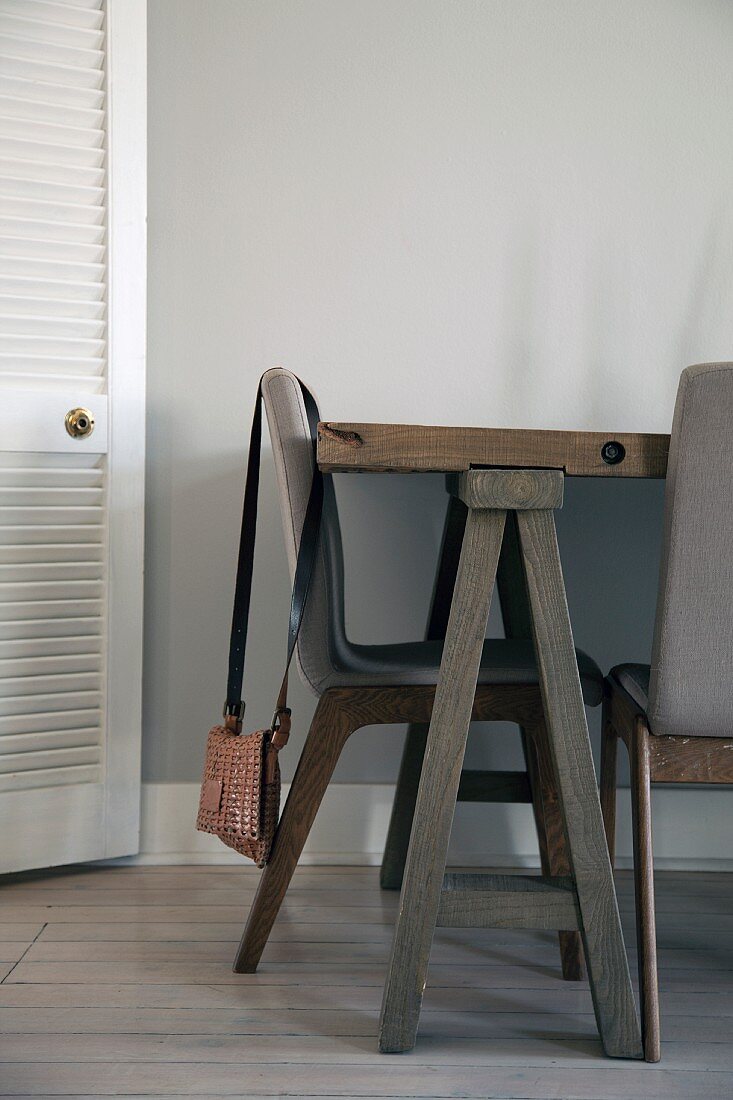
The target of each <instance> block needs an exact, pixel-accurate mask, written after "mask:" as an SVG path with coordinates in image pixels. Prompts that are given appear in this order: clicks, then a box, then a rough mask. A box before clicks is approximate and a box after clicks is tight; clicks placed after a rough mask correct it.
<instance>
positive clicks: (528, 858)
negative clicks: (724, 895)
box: [126, 783, 733, 871]
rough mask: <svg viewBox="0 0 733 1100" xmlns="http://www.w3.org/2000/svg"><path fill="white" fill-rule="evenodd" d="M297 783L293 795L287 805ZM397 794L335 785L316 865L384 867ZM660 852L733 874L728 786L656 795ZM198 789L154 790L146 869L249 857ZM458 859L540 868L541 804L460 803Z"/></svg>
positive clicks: (311, 844)
mask: <svg viewBox="0 0 733 1100" xmlns="http://www.w3.org/2000/svg"><path fill="white" fill-rule="evenodd" d="M286 795H287V784H286V785H285V786H284V788H283V800H284V798H285V796H286ZM393 795H394V786H393V785H391V784H369V783H364V784H360V783H341V784H338V783H337V784H334V785H333V786H331V787H329V789H328V791H327V792H326V796H325V798H324V800H323V804H322V806H321V809H320V811H319V813H318V817H317V818H316V822H315V824H314V826H313V829H312V831H311V835H310V837H309V838H308V843H307V844H306V847H305V851H304V853H303V857H302V862H303V863H306V864H343V865H347V864H352V865H354V864H363V865H374V864H378V863H379V862H380V860H381V856H382V848H383V847H384V840H385V837H386V835H387V825H388V822H389V813H390V808H391V805H392V798H393ZM652 798H653V820H654V853H655V865H656V866H657V867H658V868H659V869H670V870H671V869H680V870H690V869H695V870H699V871H703V870H718V871H730V870H733V857H731V854H730V853H731V837H732V836H733V797H732V796H731V794H730V793H729V792H728V791H727V790H725V789H724V788H719V789H715V788H703V787H697V788H691V787H685V788H680V787H678V788H668V787H659V788H657V789H656V790H654V792H653V795H652ZM197 802H198V784H196V783H144V784H143V801H142V836H141V848H140V854H139V855H137V856H131V857H129V859H128V860H127V861H126V862H132V863H137V864H146V863H147V864H156V863H157V864H160V863H167V864H176V863H181V864H183V863H211V864H215V863H221V864H227V863H241V856H239V855H237V854H236V853H235V852H231V851H230V850H229V849H228V848H225V847H224V846H223V845H222V844H221V843H220V842H219V841H218V840H217V839H216V838H215V837H211V836H207V835H205V834H203V833H197V832H196V830H195V828H194V821H195V817H196V807H197ZM617 851H618V859H617V863H618V866H619V867H629V866H631V809H630V800H629V792H628V791H627V790H621V791H619V806H618V840H617ZM449 859H450V862H451V863H452V864H454V865H462V866H483V867H536V866H537V865H538V855H537V840H536V837H535V832H534V824H533V821H532V812H531V807H529V806H525V805H516V804H515V805H510V804H497V803H493V804H488V805H484V804H480V803H463V804H459V806H458V808H457V810H456V818H455V822H454V826H453V834H452V837H451V847H450V853H449Z"/></svg>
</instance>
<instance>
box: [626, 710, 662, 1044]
mask: <svg viewBox="0 0 733 1100" xmlns="http://www.w3.org/2000/svg"><path fill="white" fill-rule="evenodd" d="M630 756H631V816H632V825H633V833H634V889H635V893H636V950H637V955H638V960H639V991H640V1000H641V1020H642V1035H643V1038H644V1057H645V1059H646V1061H647V1062H658V1061H659V1059H660V1058H661V1031H660V1025H659V981H658V977H657V936H656V921H655V917H654V864H653V853H652V806H651V777H650V769H649V731H648V730H647V727H646V723H645V722H644V719H643V718H642V717H640V716H639V717H637V718H636V720H635V722H634V729H633V733H632V737H631V748H630Z"/></svg>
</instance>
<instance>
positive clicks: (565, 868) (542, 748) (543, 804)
mask: <svg viewBox="0 0 733 1100" xmlns="http://www.w3.org/2000/svg"><path fill="white" fill-rule="evenodd" d="M525 740H526V746H527V747H526V752H525V759H526V760H527V770H528V772H529V775H530V783H531V785H532V797H533V802H534V806H535V824H536V826H537V832H538V835H539V836H541V838H542V839H541V840H540V861H541V865H542V874H543V875H559V876H565V875H569V874H570V873H571V872H570V859H569V857H568V846H567V839H566V837H565V830H564V828H563V822H562V813H561V811H560V799H559V795H558V790H557V783H556V782H555V776H554V773H553V768H552V758H551V756H550V746H549V742H548V735H547V729H546V727H545V726H544V724H543V725H542V726H538V727H537V728H536V729H534V730H532V736H531V737H530V736H528V735H527V736H526V737H525ZM543 841H544V843H543ZM558 939H559V941H560V963H561V965H562V976H563V978H564V979H565V981H566V982H580V981H582V980H583V978H584V977H585V966H584V959H583V941H582V939H581V937H580V933H579V932H574V931H563V932H558Z"/></svg>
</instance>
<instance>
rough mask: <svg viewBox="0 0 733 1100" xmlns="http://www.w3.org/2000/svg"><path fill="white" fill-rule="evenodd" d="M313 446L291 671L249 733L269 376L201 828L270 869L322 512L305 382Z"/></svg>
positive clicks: (251, 468)
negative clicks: (260, 723)
mask: <svg viewBox="0 0 733 1100" xmlns="http://www.w3.org/2000/svg"><path fill="white" fill-rule="evenodd" d="M298 383H299V385H300V388H301V391H302V394H303V401H304V403H305V411H306V414H307V417H308V425H309V428H310V435H311V441H312V444H313V481H312V483H311V490H310V496H309V498H308V505H307V508H306V512H305V518H304V520H303V530H302V532H301V537H300V546H299V549H298V559H297V562H296V567H295V577H294V580H293V594H292V598H291V602H290V622H289V627H288V648H287V658H286V662H285V674H284V676H283V679H282V683H281V685H280V691H279V692H278V696H277V702H276V704H275V712H274V715H273V718H272V722H271V724H270V726H269V727H268V728H267V729H261V730H257V731H255V732H254V733H242V719H243V717H244V707H245V704H244V702H243V700H242V682H243V678H244V657H245V651H246V647H247V627H248V622H249V605H250V596H251V592H252V575H253V568H254V550H255V533H256V527H257V497H258V492H259V478H260V451H261V446H262V380H261V379H260V384H259V387H258V390H257V400H256V402H255V411H254V416H253V418H252V433H251V436H250V444H249V457H248V460H247V479H246V482H245V489H244V508H243V511H242V530H241V536H240V542H239V559H238V563H237V580H236V586H235V592H234V612H233V615H232V631H231V637H230V643H229V675H228V679H227V697H226V703H225V704H224V714H223V717H224V722H223V724H221V725H216V726H214V727H213V728H212V729H211V730H210V731H209V736H208V739H207V742H206V759H205V762H204V776H203V780H202V783H201V798H200V801H199V810H198V816H197V819H196V828H197V829H199V830H200V831H201V832H203V833H213V834H214V835H215V836H218V837H219V839H220V840H222V841H223V842H224V844H226V845H227V847H229V848H234V849H235V851H237V852H241V854H242V855H243V856H247V857H248V858H249V859H253V860H254V861H255V863H256V864H257V865H258V867H264V866H265V864H266V863H267V860H268V858H269V855H270V849H271V848H272V841H273V838H274V836H275V829H276V827H277V822H278V816H279V812H280V764H279V760H278V753H279V751H280V749H281V748H282V747H283V746H284V745H286V744H287V740H288V736H289V734H290V710H289V708H288V705H287V691H288V670H289V668H290V663H291V661H292V659H293V654H294V652H295V644H296V642H297V640H298V633H299V631H300V626H301V623H302V621H303V613H304V611H305V605H306V600H307V598H308V590H309V588H310V581H311V576H312V574H313V565H314V563H315V559H316V553H317V550H318V540H319V535H320V526H321V513H322V510H323V475H322V474H321V472H320V470H319V469H318V465H317V463H316V460H315V458H316V456H315V448H316V439H317V427H318V409H317V407H316V403H315V401H314V399H313V396H312V395H311V393H310V392H309V390H308V389H307V388H306V386H305V385H304V384H303V383H302V382H301V381H300V379H298Z"/></svg>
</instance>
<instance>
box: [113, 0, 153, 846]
mask: <svg viewBox="0 0 733 1100" xmlns="http://www.w3.org/2000/svg"><path fill="white" fill-rule="evenodd" d="M106 12H107V184H108V210H109V215H108V219H109V220H108V234H107V240H108V272H107V277H108V290H107V317H108V346H107V376H108V391H107V392H108V394H109V406H110V422H109V450H108V461H109V468H108V469H109V472H108V482H107V492H108V544H107V570H108V571H107V577H108V586H107V591H108V596H107V703H106V715H105V729H106V737H105V745H106V751H105V758H104V792H105V813H104V822H105V825H104V830H105V837H104V850H105V856H106V857H107V858H110V857H114V856H121V855H129V854H132V853H134V852H137V851H138V850H139V841H140V784H141V774H140V768H141V733H142V645H143V551H144V515H145V313H146V271H147V253H146V249H147V238H146V214H147V0H107V5H106ZM110 731H114V736H113V737H110V735H109V733H110Z"/></svg>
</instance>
